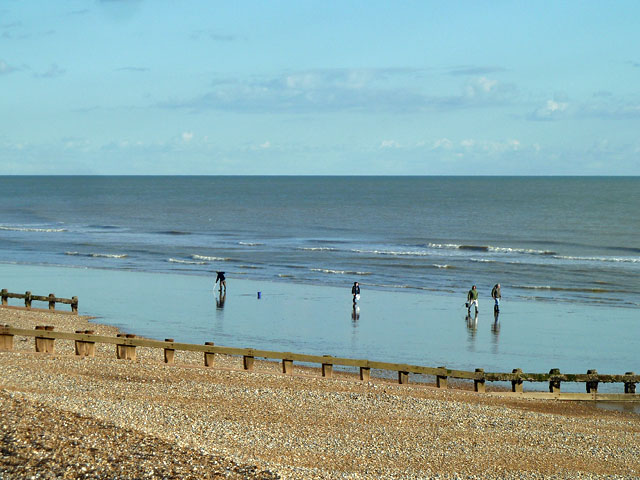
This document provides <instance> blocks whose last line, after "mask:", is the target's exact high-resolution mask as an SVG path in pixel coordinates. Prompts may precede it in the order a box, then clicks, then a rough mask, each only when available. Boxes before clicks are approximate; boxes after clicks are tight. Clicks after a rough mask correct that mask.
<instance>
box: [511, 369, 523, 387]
mask: <svg viewBox="0 0 640 480" xmlns="http://www.w3.org/2000/svg"><path fill="white" fill-rule="evenodd" d="M511 373H522V369H520V368H514V369H513V370H512V371H511ZM511 391H512V392H517V393H522V391H523V389H522V379H520V378H519V379H517V380H511Z"/></svg>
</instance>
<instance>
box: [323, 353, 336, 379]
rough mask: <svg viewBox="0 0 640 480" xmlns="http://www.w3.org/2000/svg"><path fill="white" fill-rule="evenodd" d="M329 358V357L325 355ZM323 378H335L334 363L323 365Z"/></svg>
mask: <svg viewBox="0 0 640 480" xmlns="http://www.w3.org/2000/svg"><path fill="white" fill-rule="evenodd" d="M323 356H325V357H328V356H329V355H323ZM322 376H323V377H327V378H331V377H333V364H332V363H323V364H322Z"/></svg>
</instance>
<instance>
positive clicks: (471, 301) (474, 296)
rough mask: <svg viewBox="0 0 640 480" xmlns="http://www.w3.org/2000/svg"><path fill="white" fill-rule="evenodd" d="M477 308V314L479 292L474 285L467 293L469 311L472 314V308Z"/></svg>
mask: <svg viewBox="0 0 640 480" xmlns="http://www.w3.org/2000/svg"><path fill="white" fill-rule="evenodd" d="M474 306H475V307H476V314H477V313H478V290H477V289H476V286H475V285H474V286H473V287H471V290H469V293H467V309H468V310H469V314H471V307H474Z"/></svg>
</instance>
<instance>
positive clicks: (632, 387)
mask: <svg viewBox="0 0 640 480" xmlns="http://www.w3.org/2000/svg"><path fill="white" fill-rule="evenodd" d="M625 375H635V373H633V372H627V373H625ZM624 393H636V383H635V382H624Z"/></svg>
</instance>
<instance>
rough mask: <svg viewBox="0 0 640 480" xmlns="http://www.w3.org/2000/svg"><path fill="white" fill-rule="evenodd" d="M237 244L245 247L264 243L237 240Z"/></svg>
mask: <svg viewBox="0 0 640 480" xmlns="http://www.w3.org/2000/svg"><path fill="white" fill-rule="evenodd" d="M238 245H244V246H245V247H257V246H258V245H264V243H259V242H238Z"/></svg>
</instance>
